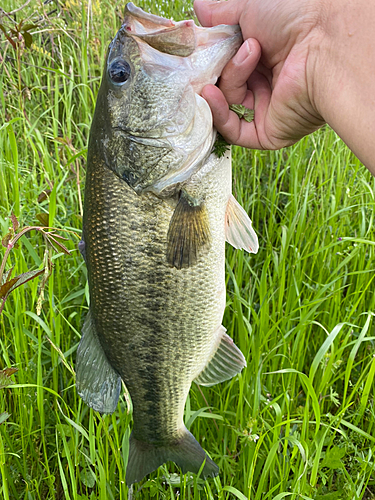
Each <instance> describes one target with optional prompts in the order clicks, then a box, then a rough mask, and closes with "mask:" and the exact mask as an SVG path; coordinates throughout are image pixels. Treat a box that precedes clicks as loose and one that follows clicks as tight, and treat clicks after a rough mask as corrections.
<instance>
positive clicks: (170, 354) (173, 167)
mask: <svg viewBox="0 0 375 500" xmlns="http://www.w3.org/2000/svg"><path fill="white" fill-rule="evenodd" d="M160 26H162V27H163V29H162V30H160ZM141 27H142V28H141ZM137 30H138V31H137ZM184 43H185V44H186V46H184ZM240 43H241V35H240V32H239V28H238V27H233V26H221V27H220V26H219V27H216V28H198V27H196V26H195V25H194V24H193V23H192V22H191V21H189V22H185V21H182V22H180V23H174V22H173V21H168V20H165V19H163V18H159V17H157V16H153V15H151V14H147V13H145V12H143V11H142V10H141V9H137V8H136V7H134V6H133V5H132V4H128V5H127V7H126V16H125V21H124V25H123V26H122V28H121V29H120V31H119V33H118V34H117V35H116V37H115V39H114V41H113V42H112V44H111V46H110V49H109V52H108V55H107V59H106V63H105V68H106V70H105V72H104V75H103V79H102V83H101V87H100V90H99V95H98V99H97V105H96V110H95V114H94V118H93V123H92V126H91V131H90V142H89V148H88V158H87V174H86V187H85V202H84V217H83V236H82V242H81V244H80V250H81V251H82V254H83V256H84V258H85V261H86V265H87V270H88V280H89V288H90V307H89V313H88V315H87V318H86V320H85V324H84V326H83V331H82V338H81V341H80V344H79V347H78V351H77V362H76V385H77V390H78V393H79V394H80V395H81V397H82V398H83V399H84V401H85V402H86V403H87V404H89V405H90V406H91V407H92V408H94V409H95V410H97V411H100V412H101V413H112V412H113V411H115V409H116V405H117V401H118V398H119V394H120V391H121V379H122V380H123V381H124V383H125V385H126V387H127V390H128V392H129V394H130V397H131V400H132V408H133V429H132V433H131V436H130V444H129V460H128V466H127V472H126V481H127V483H128V484H129V485H130V484H133V483H134V482H137V481H140V480H141V479H142V478H143V477H144V476H145V475H147V474H148V473H150V472H152V471H153V470H155V469H156V468H157V467H159V466H160V465H161V464H163V463H164V462H166V461H168V460H171V461H174V462H175V463H177V464H178V465H179V466H180V467H181V469H182V472H187V471H191V472H195V473H198V471H199V470H201V474H202V476H203V477H204V478H206V477H209V476H215V475H216V474H217V473H218V467H217V465H216V464H215V463H214V462H213V461H212V460H211V459H210V458H209V457H208V455H207V454H206V453H205V452H204V450H203V449H202V448H201V446H200V445H199V443H198V442H197V441H196V439H195V438H194V436H193V435H192V434H191V433H190V432H189V431H188V430H187V429H186V427H185V425H184V421H183V416H184V405H185V401H186V398H187V395H188V392H189V389H190V386H191V384H192V382H193V381H195V382H196V383H199V384H202V385H206V386H210V385H213V384H216V383H219V382H222V381H225V380H228V379H230V378H231V377H233V376H234V375H236V374H237V373H239V372H240V371H241V370H242V369H243V367H244V366H246V362H245V359H244V356H243V354H242V353H241V352H240V350H239V349H238V348H237V347H236V346H235V345H234V343H233V341H232V339H230V337H229V336H228V335H226V333H225V329H224V328H223V327H222V326H221V321H222V317H223V312H224V308H225V241H228V242H229V243H231V244H232V245H234V246H235V247H236V248H244V249H246V250H248V251H252V252H256V250H257V245H258V243H257V238H256V235H255V233H254V231H253V229H252V228H251V221H250V219H249V218H248V216H247V214H246V212H245V211H244V210H243V208H242V207H240V206H239V204H238V203H237V202H236V201H235V199H234V198H233V196H232V194H231V156H230V152H227V153H226V155H224V156H223V157H222V158H218V157H217V156H216V155H215V154H210V150H211V148H212V144H213V141H214V138H215V131H214V130H213V127H212V116H211V113H210V110H209V107H208V105H207V103H206V102H205V101H204V99H202V98H201V97H200V95H199V92H200V90H201V88H202V87H203V85H204V84H205V83H209V82H213V81H215V79H216V78H217V77H218V75H219V74H220V71H221V69H222V68H223V66H224V65H225V63H226V62H227V61H228V60H229V59H230V57H231V56H232V55H233V54H234V52H235V50H236V48H238V46H239V44H240ZM158 118H159V119H158Z"/></svg>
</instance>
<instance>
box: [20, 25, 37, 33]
mask: <svg viewBox="0 0 375 500" xmlns="http://www.w3.org/2000/svg"><path fill="white" fill-rule="evenodd" d="M36 28H38V25H37V24H25V26H24V27H23V28H22V33H23V32H24V31H30V30H33V29H36Z"/></svg>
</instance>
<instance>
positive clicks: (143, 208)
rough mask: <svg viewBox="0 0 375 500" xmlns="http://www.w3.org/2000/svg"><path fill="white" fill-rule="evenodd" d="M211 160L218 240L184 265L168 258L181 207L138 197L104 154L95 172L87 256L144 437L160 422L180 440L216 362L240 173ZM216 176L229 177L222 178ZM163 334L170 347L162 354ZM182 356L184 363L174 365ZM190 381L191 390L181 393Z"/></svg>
mask: <svg viewBox="0 0 375 500" xmlns="http://www.w3.org/2000/svg"><path fill="white" fill-rule="evenodd" d="M93 163H95V160H92V163H91V165H93ZM212 163H213V165H215V167H213V168H212V169H211V171H210V175H207V176H206V178H205V182H206V183H207V186H210V187H211V185H214V186H215V187H216V190H215V189H212V188H211V189H210V192H209V194H208V196H207V198H206V205H207V209H208V212H209V214H210V219H212V228H213V229H212V231H213V238H214V239H215V241H216V242H217V243H218V244H217V245H215V246H213V247H212V248H211V250H210V252H209V253H208V254H207V255H206V258H205V259H204V260H203V259H202V261H201V262H200V263H199V264H198V265H196V266H194V267H192V268H188V269H183V270H179V271H177V270H176V269H173V268H171V267H170V266H169V265H168V263H167V262H166V260H165V257H164V255H165V247H166V234H167V231H168V227H169V222H170V219H171V216H172V213H173V208H171V206H170V205H169V204H168V203H167V202H165V201H162V200H160V199H159V198H157V197H156V196H155V195H153V194H151V193H150V194H148V195H147V196H145V197H139V196H138V195H136V194H135V193H134V191H133V190H132V189H131V188H129V187H128V186H127V185H126V184H125V183H124V182H122V181H121V180H120V179H119V178H118V177H117V176H116V175H115V174H113V172H111V171H110V170H109V169H108V168H106V166H105V165H103V164H99V161H98V162H97V167H96V169H95V170H94V169H93V173H92V175H90V176H88V177H87V179H86V194H85V206H90V210H89V211H88V210H85V221H84V227H85V243H86V249H87V250H86V252H87V254H86V255H87V257H86V258H87V262H91V255H92V256H93V257H92V260H93V265H91V266H90V264H88V268H89V275H90V290H91V292H90V293H91V307H92V310H93V311H94V314H93V318H94V321H95V323H96V327H97V331H98V332H99V334H100V340H101V343H102V345H103V348H104V351H105V353H106V355H107V357H108V359H109V361H110V363H111V365H112V366H113V367H114V368H115V370H116V371H117V372H118V373H119V374H120V376H121V378H122V379H123V380H124V382H125V384H126V386H127V388H128V390H129V392H130V394H131V395H132V403H133V412H134V421H135V426H134V432H135V435H138V434H137V425H138V422H142V424H139V425H140V427H141V429H142V430H141V431H140V432H139V434H140V435H142V436H143V439H147V440H153V439H154V435H155V428H156V429H160V433H161V434H162V435H163V436H164V438H166V439H168V438H169V436H171V437H172V438H173V432H174V431H175V430H176V429H177V426H181V425H182V422H181V421H179V422H178V424H177V423H176V422H177V420H181V417H182V413H183V408H184V404H185V400H186V396H187V392H188V390H189V388H190V385H191V382H192V380H193V378H194V375H195V373H196V372H197V367H198V371H201V370H199V366H202V365H203V366H204V364H205V361H206V360H207V357H208V352H207V350H208V349H207V346H209V345H211V343H212V337H213V335H214V333H215V331H216V330H217V328H218V327H219V326H220V323H221V319H222V315H223V300H221V301H218V297H219V296H220V295H222V297H225V295H224V290H225V282H224V272H223V269H224V246H225V235H224V224H223V220H224V214H225V208H226V200H227V199H228V197H229V195H230V186H231V181H230V175H231V172H230V160H229V158H224V159H222V160H216V159H215V158H214V157H213V159H212ZM99 170H101V172H99ZM221 171H222V172H221ZM220 174H221V175H220ZM212 177H214V180H216V179H217V177H219V179H220V180H221V181H222V182H215V183H214V182H213V180H212ZM98 178H100V179H102V182H101V183H98V182H97V179H98ZM200 185H201V186H202V185H203V184H202V182H200ZM219 189H220V191H221V192H219V191H218V190H219ZM153 198H154V200H153ZM150 208H152V210H151V211H150ZM130 213H131V217H129V214H130ZM218 222H219V224H218ZM219 242H220V244H219ZM148 250H149V252H148ZM158 250H159V251H158ZM145 256H147V257H148V258H146V257H145ZM155 269H156V270H157V271H155ZM198 292H199V300H198V301H197V293H198ZM212 305H216V307H212ZM160 340H162V346H161V348H159V349H158V351H157V356H153V355H152V354H153V352H154V351H155V349H156V346H158V343H159V342H160ZM140 354H141V356H142V358H141V359H140V358H139V356H140ZM176 354H177V356H178V355H180V356H179V357H180V361H179V363H176V364H174V366H173V367H171V366H170V361H171V358H172V359H174V360H176ZM155 358H156V359H155ZM124 359H126V363H124V362H123V360H124ZM140 361H141V362H140ZM163 366H165V367H166V369H165V370H163V369H162V367H163ZM145 374H147V377H146V381H145V380H144V379H145ZM158 374H161V376H160V377H159V378H160V380H157V383H155V378H154V377H155V375H156V378H158ZM181 382H182V385H183V389H182V390H181V391H178V387H179V386H181ZM154 383H155V384H154ZM154 385H157V386H158V392H157V394H158V403H159V406H158V404H156V401H155V400H154V399H153V398H149V397H146V394H147V388H148V387H149V386H151V387H154ZM164 391H165V394H163V392H164ZM168 406H169V407H170V411H168V410H169V408H168ZM138 408H139V410H138ZM138 411H139V413H140V417H139V418H138V416H137V412H138ZM150 412H151V413H150ZM147 413H150V415H149V418H148V419H145V418H144V416H145V414H147ZM176 415H178V416H179V419H177V418H176ZM158 416H159V418H158ZM151 422H152V425H151ZM164 427H165V429H171V430H173V432H172V431H171V432H169V433H168V432H167V431H166V430H165V429H164Z"/></svg>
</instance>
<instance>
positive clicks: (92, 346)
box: [76, 311, 121, 413]
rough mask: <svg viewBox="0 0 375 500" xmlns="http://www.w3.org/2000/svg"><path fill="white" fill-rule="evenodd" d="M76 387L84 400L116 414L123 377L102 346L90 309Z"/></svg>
mask: <svg viewBox="0 0 375 500" xmlns="http://www.w3.org/2000/svg"><path fill="white" fill-rule="evenodd" d="M76 386H77V392H78V394H79V395H80V396H81V398H82V399H83V401H84V402H85V403H86V404H87V405H89V406H91V408H93V409H94V410H95V411H99V412H100V413H113V412H114V411H115V410H116V406H117V402H118V398H119V396H120V391H121V378H120V376H119V374H118V373H117V372H116V371H115V370H114V369H113V368H112V366H111V365H110V364H109V361H108V359H107V357H106V355H105V353H104V351H103V348H102V346H101V345H100V342H99V339H98V334H97V332H96V329H95V323H94V321H93V319H92V316H91V312H90V311H89V313H88V315H87V316H86V319H85V323H84V325H83V328H82V338H81V341H80V343H79V346H78V350H77V361H76Z"/></svg>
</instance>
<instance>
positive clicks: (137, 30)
mask: <svg viewBox="0 0 375 500" xmlns="http://www.w3.org/2000/svg"><path fill="white" fill-rule="evenodd" d="M121 29H122V30H123V33H124V34H125V35H126V36H129V37H132V38H134V39H136V40H137V42H138V43H139V42H140V41H141V40H142V41H143V42H146V43H147V44H149V45H151V46H153V47H155V48H157V49H158V50H160V51H161V52H165V53H167V54H171V55H178V56H181V57H189V56H190V55H192V54H193V52H195V51H200V50H204V49H206V48H208V47H210V46H212V45H215V44H217V43H220V42H224V41H225V40H228V39H232V38H238V39H240V38H241V40H242V34H241V29H240V27H239V26H238V25H226V24H220V25H218V26H213V27H210V28H205V27H200V26H196V25H195V23H194V21H193V20H192V19H188V20H183V21H173V20H172V19H166V18H164V17H160V16H156V15H155V14H149V13H148V12H144V11H143V10H142V9H140V8H139V7H136V6H135V5H134V4H133V3H131V2H130V3H128V4H127V5H126V6H125V18H124V21H123V24H122V27H121ZM171 36H172V37H175V39H176V40H177V39H178V40H179V42H178V43H177V45H178V48H177V49H176V46H171V44H170V40H171ZM168 41H169V43H168ZM163 44H164V49H163V48H161V47H162V46H163Z"/></svg>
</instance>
